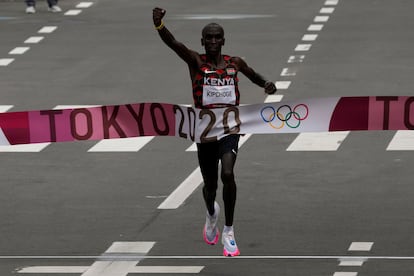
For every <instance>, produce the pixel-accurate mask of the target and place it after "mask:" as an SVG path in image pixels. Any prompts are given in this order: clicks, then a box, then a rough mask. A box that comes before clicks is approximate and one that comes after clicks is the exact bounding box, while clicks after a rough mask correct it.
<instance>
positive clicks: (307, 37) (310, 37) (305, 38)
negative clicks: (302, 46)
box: [302, 34, 318, 41]
mask: <svg viewBox="0 0 414 276" xmlns="http://www.w3.org/2000/svg"><path fill="white" fill-rule="evenodd" d="M317 38H318V35H317V34H305V35H303V37H302V40H303V41H315V40H316V39H317Z"/></svg>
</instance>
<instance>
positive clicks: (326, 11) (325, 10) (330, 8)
mask: <svg viewBox="0 0 414 276" xmlns="http://www.w3.org/2000/svg"><path fill="white" fill-rule="evenodd" d="M334 11H335V8H333V7H324V8H322V9H321V10H320V11H319V12H320V13H323V14H330V13H333V12H334Z"/></svg>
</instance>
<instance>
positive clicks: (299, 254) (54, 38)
mask: <svg viewBox="0 0 414 276" xmlns="http://www.w3.org/2000/svg"><path fill="white" fill-rule="evenodd" d="M85 2H89V1H85ZM85 2H82V3H85ZM79 3H80V1H74V0H61V3H60V5H61V7H62V9H63V10H64V12H63V13H61V14H52V13H48V12H47V11H46V4H45V1H38V4H37V13H36V14H34V15H27V14H25V13H24V3H22V1H11V0H3V1H2V0H0V104H1V106H0V107H2V109H8V110H11V111H18V110H32V109H51V108H55V107H56V106H58V105H60V106H62V105H64V106H70V105H110V104H124V103H138V102H166V103H179V104H188V103H191V92H190V91H191V90H190V89H191V86H190V81H189V77H188V69H187V67H186V65H185V63H184V62H182V61H181V60H180V59H179V58H178V57H177V56H176V55H175V54H174V53H173V52H172V51H171V50H170V49H168V48H167V47H166V46H165V45H164V44H163V43H162V42H161V40H160V39H159V37H158V35H157V33H156V31H155V30H154V28H153V26H152V19H151V17H152V8H153V7H154V6H161V7H163V8H165V9H166V10H167V15H166V18H165V23H166V25H167V26H168V28H169V29H170V30H171V31H172V32H173V33H174V34H175V36H176V38H177V39H178V40H180V41H182V42H183V43H185V44H186V45H187V46H188V47H190V48H192V49H195V50H198V51H202V47H201V45H200V30H201V29H202V27H203V26H204V25H205V24H207V23H209V22H210V21H217V22H219V23H221V24H222V25H223V26H224V29H225V32H226V35H225V36H226V45H225V48H224V49H223V51H224V52H225V53H229V54H231V55H238V56H242V57H243V58H245V60H246V61H247V63H248V64H249V65H251V66H252V67H253V68H254V69H256V70H257V71H258V72H260V73H261V74H263V75H265V76H267V77H268V78H269V79H272V80H274V81H277V82H278V83H279V84H281V85H287V82H288V84H289V85H288V87H284V89H279V91H278V95H280V96H282V95H283V99H284V100H285V99H286V100H292V99H299V98H305V97H306V98H308V97H325V96H365V95H387V96H392V95H411V94H412V87H413V86H414V78H413V77H412V76H413V75H414V69H413V66H412V58H413V54H412V49H413V48H414V38H413V37H412V30H413V28H414V21H413V20H412V10H413V9H414V2H412V1H407V0H394V1H385V0H365V1H360V0H339V1H334V0H328V1H326V0H313V1H309V0H292V1H283V0H258V1H248V0H241V1H233V0H226V1H208V2H203V3H199V2H197V3H195V1H191V0H181V1H172V0H169V1H162V0H157V1H148V0H143V1H136V0H116V1H109V0H93V1H90V3H91V5H90V6H89V5H86V4H82V5H81V6H79V7H76V6H77V5H78V4H79ZM73 10H79V11H80V12H76V11H73ZM68 11H70V13H69V14H66V13H67V12H68ZM76 13H78V14H77V15H70V14H76ZM312 25H317V26H313V27H311V26H312ZM318 25H319V27H318ZM45 26H46V27H56V28H55V29H53V31H52V32H50V33H48V32H46V33H44V32H40V33H39V30H41V29H42V28H43V27H45ZM314 28H317V29H314ZM318 28H319V29H318ZM305 34H308V35H309V34H312V35H315V34H316V35H317V37H315V36H311V37H309V36H308V37H307V38H306V39H304V35H305ZM38 36H42V37H43V39H42V40H41V41H40V42H38V43H27V42H26V43H25V41H26V40H27V39H28V38H30V37H38ZM304 44H306V45H307V46H306V45H304ZM299 45H301V46H299ZM298 46H299V48H302V50H300V49H298V48H297V47H298ZM16 47H29V48H30V49H26V51H25V52H24V53H23V54H11V53H10V51H12V50H13V49H15V48H16ZM303 47H304V48H303ZM20 50H22V49H21V48H20ZM16 51H17V50H16ZM12 59H13V60H12ZM292 61H293V62H292ZM1 64H3V65H1ZM285 69H287V70H285ZM240 82H241V83H240V86H241V93H242V102H243V103H246V104H247V103H258V102H263V101H264V100H265V96H264V93H263V91H262V90H261V89H260V88H259V87H256V86H255V85H253V84H251V83H250V82H249V81H248V80H247V79H246V78H245V77H243V76H241V80H240ZM280 82H283V83H280ZM394 135H395V132H351V133H349V134H347V135H345V136H344V138H343V139H342V138H341V139H340V140H338V141H335V143H336V144H337V148H335V150H331V151H322V150H316V151H315V150H313V151H307V150H287V149H288V148H289V146H290V145H292V143H293V142H294V141H295V139H297V135H296V134H280V135H253V136H251V137H250V138H249V139H248V140H247V141H246V143H245V144H243V146H242V147H241V149H240V154H239V158H238V161H237V166H236V174H237V175H236V177H237V183H238V201H237V208H236V217H235V230H236V239H237V242H238V245H239V248H240V250H241V254H242V255H241V256H240V257H238V258H230V259H229V258H224V257H221V254H222V247H221V245H216V246H214V247H213V246H207V245H205V244H204V243H203V241H202V235H201V233H202V232H201V230H202V227H203V223H204V220H205V217H204V214H205V210H204V204H203V201H202V196H201V190H200V187H198V188H197V189H196V191H195V192H194V193H192V194H191V195H190V196H189V197H188V198H186V199H185V201H184V203H183V204H182V205H180V206H179V207H178V208H173V209H160V208H159V206H160V204H162V203H163V202H164V200H166V198H167V197H169V196H170V195H171V193H172V192H173V191H174V189H176V188H177V187H178V186H179V185H180V184H181V183H182V182H183V181H185V180H186V179H187V177H188V176H189V175H190V174H192V173H193V172H194V170H196V169H197V166H198V164H197V159H196V154H195V152H194V151H186V150H187V148H188V147H190V146H191V143H190V142H188V141H185V140H181V139H177V138H170V137H156V138H154V139H152V140H151V141H150V142H148V143H147V144H145V146H143V147H142V148H140V149H139V150H135V151H134V150H131V151H124V152H122V151H120V150H117V149H116V146H112V150H111V151H94V150H91V148H93V147H94V146H96V144H97V143H96V142H76V143H58V144H50V145H45V146H44V147H42V148H41V149H38V150H35V151H34V152H29V150H24V149H23V150H22V151H21V152H13V151H8V150H4V149H2V150H3V151H4V152H0V162H1V167H0V275H2V276H3V275H4V276H7V275H17V274H23V275H24V274H29V273H30V275H57V274H58V275H86V276H97V275H104V276H109V275H111V276H121V275H127V274H128V273H129V275H135V274H138V273H139V272H141V273H139V274H140V275H142V274H146V273H149V272H151V270H152V272H158V273H159V274H162V275H166V274H167V275H172V274H173V272H172V271H173V269H176V272H177V271H178V272H180V271H181V272H180V273H181V274H184V272H185V271H187V272H191V274H199V275H286V276H298V275H304V276H321V275H335V276H355V275H361V276H374V275H375V276H383V275H384V276H385V275H387V276H389V275H393V276H398V275H404V276H405V275H413V273H414V239H413V238H412V233H413V229H414V219H413V216H412V214H413V213H414V204H413V198H414V187H413V186H412V177H411V176H412V167H411V164H413V162H414V153H413V152H412V151H410V150H399V151H393V150H387V146H388V145H389V144H390V141H391V140H392V139H393V137H394ZM321 140H322V139H321ZM114 147H115V148H114ZM322 147H323V145H322ZM220 197H221V192H219V193H218V199H219V202H220V203H221V200H220ZM223 223H224V218H221V219H220V225H223ZM149 242H150V243H149ZM355 248H356V249H357V250H353V249H355ZM351 261H352V262H351ZM171 266H174V267H171ZM156 269H158V270H156ZM186 269H187V270H186ZM154 270H156V271H154ZM163 271H164V272H163ZM162 272H163V273H162ZM180 273H178V274H177V275H180Z"/></svg>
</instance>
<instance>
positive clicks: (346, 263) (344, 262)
mask: <svg viewBox="0 0 414 276" xmlns="http://www.w3.org/2000/svg"><path fill="white" fill-rule="evenodd" d="M364 262H365V260H341V261H340V262H339V266H362V265H363V264H364Z"/></svg>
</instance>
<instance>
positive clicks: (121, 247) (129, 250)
mask: <svg viewBox="0 0 414 276" xmlns="http://www.w3.org/2000/svg"><path fill="white" fill-rule="evenodd" d="M154 244H155V242H114V243H113V244H112V245H111V246H110V247H109V248H108V250H106V251H105V253H104V254H112V253H121V254H143V255H145V254H147V253H148V252H149V251H150V250H151V248H152V247H153V246H154ZM139 261H140V260H139V259H137V260H134V261H131V260H117V261H95V262H94V263H93V264H92V265H91V266H90V267H89V268H88V269H87V270H86V271H85V272H84V273H82V276H126V275H128V273H130V271H131V270H132V269H133V268H134V267H135V266H136V265H137V264H138V263H139Z"/></svg>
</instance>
